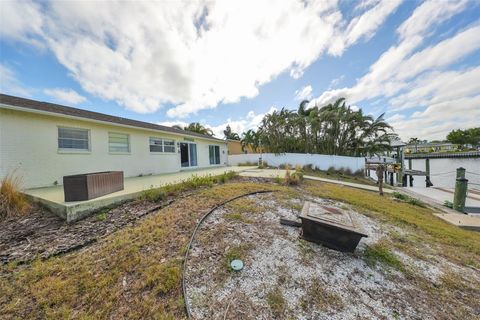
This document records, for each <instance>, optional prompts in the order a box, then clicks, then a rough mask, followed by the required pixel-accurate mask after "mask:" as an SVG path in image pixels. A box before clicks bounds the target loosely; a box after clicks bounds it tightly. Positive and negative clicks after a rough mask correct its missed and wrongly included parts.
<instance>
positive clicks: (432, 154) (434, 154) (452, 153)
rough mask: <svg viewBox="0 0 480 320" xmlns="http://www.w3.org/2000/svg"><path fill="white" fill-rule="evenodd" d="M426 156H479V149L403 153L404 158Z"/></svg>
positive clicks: (421, 157) (425, 157)
mask: <svg viewBox="0 0 480 320" xmlns="http://www.w3.org/2000/svg"><path fill="white" fill-rule="evenodd" d="M427 158H480V151H468V152H451V153H449V152H445V153H407V154H405V159H427Z"/></svg>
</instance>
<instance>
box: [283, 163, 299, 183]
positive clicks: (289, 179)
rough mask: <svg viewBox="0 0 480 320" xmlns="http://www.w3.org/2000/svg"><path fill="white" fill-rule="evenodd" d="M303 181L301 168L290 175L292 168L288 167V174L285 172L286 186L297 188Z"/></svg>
mask: <svg viewBox="0 0 480 320" xmlns="http://www.w3.org/2000/svg"><path fill="white" fill-rule="evenodd" d="M302 181H303V171H302V168H301V167H300V166H297V169H295V171H294V172H293V173H290V168H289V167H288V166H287V172H285V184H286V185H287V186H296V185H299V184H300V183H301V182H302Z"/></svg>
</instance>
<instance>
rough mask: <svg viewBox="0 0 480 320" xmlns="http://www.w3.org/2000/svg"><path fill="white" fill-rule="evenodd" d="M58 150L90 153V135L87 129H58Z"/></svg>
mask: <svg viewBox="0 0 480 320" xmlns="http://www.w3.org/2000/svg"><path fill="white" fill-rule="evenodd" d="M58 149H60V150H78V151H90V133H89V130H87V129H79V128H64V127H59V128H58Z"/></svg>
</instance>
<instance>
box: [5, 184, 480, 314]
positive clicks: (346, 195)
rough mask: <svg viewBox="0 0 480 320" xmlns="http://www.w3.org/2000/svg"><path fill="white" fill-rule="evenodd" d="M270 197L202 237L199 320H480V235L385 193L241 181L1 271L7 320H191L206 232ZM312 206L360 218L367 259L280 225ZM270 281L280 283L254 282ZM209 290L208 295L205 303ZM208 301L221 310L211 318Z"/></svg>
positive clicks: (214, 309)
mask: <svg viewBox="0 0 480 320" xmlns="http://www.w3.org/2000/svg"><path fill="white" fill-rule="evenodd" d="M258 190H277V191H276V192H274V193H271V194H263V195H258V196H249V197H246V198H241V199H239V200H236V201H234V202H231V203H229V204H228V205H225V206H223V207H221V208H219V209H218V210H216V211H215V212H214V214H212V216H211V219H213V220H212V221H213V222H217V223H207V222H208V221H207V222H205V223H204V225H203V226H202V228H201V229H200V231H199V233H198V234H197V237H196V239H195V243H194V248H193V250H192V251H191V257H190V260H189V264H188V265H187V277H190V275H193V274H195V273H194V272H195V269H192V266H193V265H191V264H190V263H191V262H195V265H196V266H197V268H202V267H207V266H211V267H212V268H211V269H208V272H204V273H202V274H201V276H202V281H200V282H198V281H197V282H198V283H196V282H192V281H191V277H190V278H188V279H187V280H189V279H190V282H189V284H190V287H188V288H187V289H189V291H187V292H188V294H189V298H188V300H189V303H190V304H191V307H192V310H196V311H195V312H197V313H196V315H198V316H199V318H201V317H202V314H205V315H215V317H216V318H220V319H223V318H224V316H225V314H226V315H227V318H228V319H234V318H239V317H241V318H242V319H256V318H258V317H259V316H260V315H265V316H266V317H267V318H279V319H281V318H305V319H308V318H312V317H313V318H314V317H318V318H322V317H327V318H333V319H335V318H338V319H343V318H354V317H355V318H356V317H357V315H366V316H367V317H373V318H375V317H385V316H386V317H387V318H395V317H398V318H403V317H406V318H411V317H413V318H415V317H416V318H436V319H447V318H450V319H451V318H464V319H469V318H472V319H473V318H475V317H479V316H480V304H479V301H480V293H479V290H478V288H479V287H480V280H479V278H480V272H479V270H478V268H479V267H480V258H479V257H480V255H479V253H480V235H479V234H478V233H473V232H470V231H465V230H462V229H458V228H456V227H453V226H451V225H448V224H446V223H445V222H443V221H441V220H439V219H437V218H436V217H434V216H433V215H432V212H431V210H430V209H427V208H421V207H418V206H414V205H411V204H407V203H403V202H398V201H395V200H394V199H392V198H390V197H380V196H378V195H377V194H375V193H373V192H367V191H362V190H357V189H352V188H346V187H341V186H337V185H332V184H323V183H318V182H306V183H305V184H304V185H303V186H301V187H297V188H287V187H284V186H278V185H274V184H272V183H265V182H261V181H257V182H255V183H252V182H249V181H242V180H236V181H232V182H228V183H226V184H221V185H214V186H212V187H207V188H206V189H200V190H198V191H197V192H194V193H192V194H190V195H188V196H185V197H183V198H179V199H178V200H177V201H175V202H173V203H172V204H171V205H169V206H167V207H165V208H163V209H161V210H159V211H157V212H153V213H151V214H150V215H148V216H146V217H144V218H142V219H140V220H137V221H136V222H135V223H133V225H127V226H125V227H124V228H123V229H120V230H117V231H115V232H114V233H111V234H109V235H107V236H106V237H103V238H101V239H99V240H98V241H97V242H96V243H94V244H92V245H90V246H87V247H85V248H83V249H82V250H80V251H76V252H72V253H69V254H66V255H62V256H58V257H52V258H49V259H47V260H38V259H37V260H34V261H33V262H31V263H29V264H24V265H18V264H16V263H15V262H10V263H8V264H6V265H3V266H0V292H1V293H2V294H1V295H0V318H2V319H10V318H22V319H38V318H55V319H57V318H82V319H105V318H112V319H118V318H132V319H140V318H142V319H143V318H155V319H182V318H186V313H185V305H184V301H183V297H182V290H181V278H182V274H181V270H182V262H183V257H184V254H185V249H186V245H187V243H188V241H189V238H190V236H191V234H192V232H193V229H194V228H195V225H196V222H197V220H198V219H199V218H200V217H201V216H202V215H203V214H205V213H206V212H208V211H209V210H211V208H213V207H215V206H216V205H218V204H219V203H222V202H224V201H225V200H227V199H231V198H233V197H235V196H238V195H241V194H245V193H248V192H252V191H258ZM152 197H153V198H154V199H156V198H157V197H156V196H155V195H153V196H152ZM153 198H152V199H153ZM160 198H161V197H160ZM305 198H308V199H317V200H319V201H320V200H321V201H328V200H327V199H330V201H332V202H331V203H333V204H335V205H338V206H339V207H340V208H342V209H346V208H347V209H348V210H351V211H352V212H354V214H355V215H356V216H357V218H358V219H359V220H361V221H362V223H363V224H364V225H366V226H368V227H369V229H367V232H368V233H369V234H370V237H369V238H367V239H365V240H362V242H361V244H360V247H359V249H358V251H357V252H356V253H355V254H343V253H339V252H336V251H333V250H330V249H326V248H324V247H322V246H318V245H315V244H311V243H308V242H305V241H302V240H299V239H298V229H296V228H293V227H285V226H281V225H279V224H278V217H279V216H286V217H294V216H295V215H297V214H298V211H299V210H300V208H301V204H302V202H303V201H304V199H305ZM209 219H210V218H209ZM215 219H216V220H215ZM100 220H101V219H100ZM262 223H263V224H262ZM247 231H251V232H247ZM205 250H206V251H209V254H208V255H207V254H206V253H205ZM236 258H241V259H243V260H244V262H245V269H244V270H243V271H241V272H240V273H234V272H233V271H231V270H230V269H229V268H228V263H229V261H231V260H232V259H236ZM264 266H269V268H270V269H266V268H265V270H263V269H262V268H263V267H264ZM259 270H260V271H261V270H263V271H261V272H264V273H266V272H267V270H269V271H268V273H267V274H266V276H265V277H256V278H254V277H253V276H252V274H249V272H254V271H255V272H260V271H259ZM261 272H260V273H258V274H259V275H261V274H262V273H261ZM189 273H190V274H189ZM309 275H311V276H309ZM202 284H203V286H204V287H205V290H204V291H201V290H197V293H195V290H196V289H199V288H200V287H201V285H202ZM255 288H262V290H256V289H255ZM252 290H253V291H252ZM252 292H253V293H254V294H253V295H252V294H251V293H252ZM207 297H214V298H215V300H212V301H210V302H211V303H207V307H205V306H204V305H205V300H206V298H207ZM206 301H207V302H209V301H208V300H206ZM292 301H295V304H294V303H292ZM295 306H298V309H294V307H295ZM195 308H196V309H195ZM354 311H358V312H357V313H354Z"/></svg>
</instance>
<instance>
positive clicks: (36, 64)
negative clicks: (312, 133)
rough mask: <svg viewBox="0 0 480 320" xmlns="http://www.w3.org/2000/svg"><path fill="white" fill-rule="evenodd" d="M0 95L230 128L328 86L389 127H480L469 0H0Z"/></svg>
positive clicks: (479, 47) (432, 133)
mask: <svg viewBox="0 0 480 320" xmlns="http://www.w3.org/2000/svg"><path fill="white" fill-rule="evenodd" d="M0 9H1V12H0V15H1V16H0V18H1V19H0V89H1V91H2V93H7V94H12V95H18V96H23V97H27V98H32V99H38V100H42V101H49V102H56V103H61V104H66V105H69V106H75V107H79V108H84V109H88V110H93V111H98V112H103V113H108V114H113V115H118V116H122V117H128V118H133V119H138V120H143V121H148V122H154V123H162V124H167V125H171V124H177V123H181V124H185V123H189V122H197V121H199V122H202V123H204V124H206V125H208V126H210V127H211V128H212V129H213V130H214V132H215V133H216V134H217V136H219V137H222V134H221V131H222V130H223V128H225V126H226V124H227V123H229V124H230V125H231V126H232V128H233V129H234V130H235V131H238V132H239V133H241V132H242V131H245V130H247V129H250V128H255V127H256V126H257V125H258V123H259V121H260V119H261V118H262V116H263V115H264V114H265V113H267V112H271V111H272V110H274V109H280V108H282V107H287V108H290V109H294V108H297V106H298V104H299V102H300V100H301V99H304V98H306V99H309V100H311V105H318V106H322V105H324V104H327V103H329V102H331V101H333V100H335V99H337V98H339V97H345V98H347V102H348V103H349V104H351V105H352V106H356V107H361V108H362V109H363V110H364V112H366V113H369V114H373V115H374V116H378V115H380V114H381V113H385V118H386V119H387V120H388V121H389V122H390V123H391V124H392V125H393V126H394V128H395V131H396V132H397V133H398V134H399V135H400V136H401V137H402V138H403V139H408V138H410V137H419V138H421V139H442V138H444V137H445V135H446V134H447V133H448V132H449V131H450V130H452V129H458V128H461V129H465V128H467V127H473V126H479V124H480V21H479V20H480V1H443V0H442V1H441V0H437V1H400V0H389V1H378V0H366V1H355V2H354V1H342V0H340V1H335V0H332V1H297V0H282V1H260V0H259V1H238V2H233V1H217V2H212V1H205V2H203V1H195V2H183V3H182V2H167V3H165V2H142V3H141V4H138V3H137V4H135V3H133V2H123V3H119V2H103V3H99V2H97V3H94V2H88V3H85V2H34V1H33V2H31V1H22V2H18V1H16V2H13V1H12V2H9V1H3V2H1V3H0Z"/></svg>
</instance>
